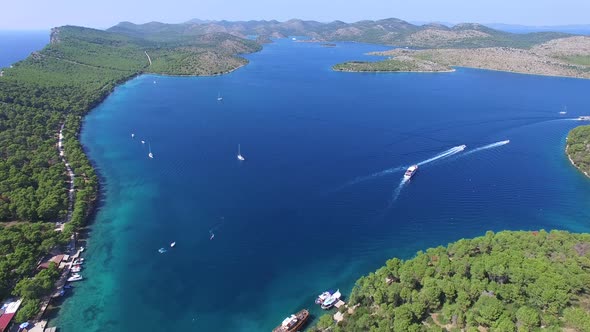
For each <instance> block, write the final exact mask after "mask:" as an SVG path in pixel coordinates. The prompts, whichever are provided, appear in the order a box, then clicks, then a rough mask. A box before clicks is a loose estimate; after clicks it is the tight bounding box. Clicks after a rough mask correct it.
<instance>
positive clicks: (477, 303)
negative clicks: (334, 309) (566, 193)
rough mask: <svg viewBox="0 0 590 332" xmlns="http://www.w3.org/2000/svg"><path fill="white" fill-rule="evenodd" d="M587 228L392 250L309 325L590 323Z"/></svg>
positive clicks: (556, 326) (404, 327)
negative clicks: (394, 253)
mask: <svg viewBox="0 0 590 332" xmlns="http://www.w3.org/2000/svg"><path fill="white" fill-rule="evenodd" d="M588 267H590V234H572V233H568V232H563V231H551V232H546V231H543V230H541V231H538V232H537V231H534V232H510V231H503V232H499V233H496V234H494V233H493V232H487V233H486V235H485V236H482V237H478V238H474V239H470V240H467V239H463V240H460V241H458V242H455V243H451V244H449V245H448V246H447V247H437V248H431V249H428V250H426V251H424V252H422V251H421V252H418V254H417V255H416V257H414V258H413V259H410V260H407V261H402V260H399V259H397V258H394V259H391V260H389V261H387V263H386V265H385V266H384V267H382V268H380V269H379V270H377V271H375V272H374V273H370V274H369V275H367V276H365V277H362V278H361V279H359V280H358V281H357V283H356V285H355V287H354V289H353V291H352V294H351V296H350V298H349V304H348V307H341V308H340V309H339V311H338V313H336V314H335V315H334V316H335V317H336V320H337V321H338V323H334V320H333V317H332V316H331V315H325V316H322V317H320V319H319V322H318V324H317V325H316V326H315V327H314V331H437V332H439V331H440V332H442V331H516V330H518V331H536V330H537V329H539V328H543V327H546V328H547V327H550V329H549V330H551V331H558V330H564V331H589V330H590V316H588V313H587V310H588V300H590V297H589V296H588V294H589V291H590V288H589V285H590V272H589V270H588Z"/></svg>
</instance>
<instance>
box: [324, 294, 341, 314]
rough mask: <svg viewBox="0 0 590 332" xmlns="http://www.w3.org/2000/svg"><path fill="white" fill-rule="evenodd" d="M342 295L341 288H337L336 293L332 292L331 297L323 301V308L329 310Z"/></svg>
mask: <svg viewBox="0 0 590 332" xmlns="http://www.w3.org/2000/svg"><path fill="white" fill-rule="evenodd" d="M341 296H342V294H341V293H340V290H337V291H336V293H334V294H332V295H331V296H330V297H329V298H327V299H326V300H324V302H323V303H322V309H324V310H328V309H330V308H332V307H333V306H334V305H335V304H336V303H337V302H338V300H340V297H341Z"/></svg>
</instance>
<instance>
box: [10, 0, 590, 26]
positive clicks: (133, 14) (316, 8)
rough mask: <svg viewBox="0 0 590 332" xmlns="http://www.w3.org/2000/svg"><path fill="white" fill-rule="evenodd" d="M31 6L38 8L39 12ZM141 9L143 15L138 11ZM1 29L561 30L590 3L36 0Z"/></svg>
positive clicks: (581, 18)
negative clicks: (218, 24)
mask: <svg viewBox="0 0 590 332" xmlns="http://www.w3.org/2000/svg"><path fill="white" fill-rule="evenodd" d="M31 7H33V8H35V10H34V11H32V10H31ZM138 9H139V10H138ZM3 12H4V13H5V14H9V15H3V19H2V21H0V30H48V29H50V28H52V27H56V26H62V25H80V26H86V27H92V28H98V29H104V28H108V27H111V26H113V25H116V24H117V23H119V22H123V21H129V22H133V23H138V24H141V23H147V22H152V21H158V22H165V23H182V22H186V21H188V20H191V19H194V18H199V19H202V20H214V21H219V20H227V21H249V20H273V19H275V20H278V21H287V20H289V19H293V18H297V19H302V20H314V21H320V22H331V21H334V20H340V21H344V22H356V21H361V20H379V19H384V18H392V17H395V18H399V19H402V20H405V21H408V22H447V23H451V24H456V23H463V22H472V23H482V24H498V23H501V24H509V25H525V26H562V25H583V24H588V23H584V22H588V18H587V15H586V13H588V12H590V1H583V0H563V1H561V2H560V3H559V4H557V3H555V2H554V1H552V0H537V1H535V0H522V1H518V2H517V1H509V0H497V1H490V0H483V1H480V2H479V3H473V2H472V1H468V0H449V1H446V2H444V3H443V2H441V1H437V0H421V1H416V2H413V3H403V2H400V1H389V0H372V1H370V2H368V3H360V2H359V3H341V2H336V1H326V2H323V3H321V4H320V3H319V2H317V1H312V0H299V1H293V0H290V1H289V0H288V1H285V2H281V3H276V2H274V1H270V0H256V1H250V2H245V1H238V0H228V1H225V2H223V3H221V2H218V1H213V0H202V1H199V3H194V2H191V1H190V0H173V1H167V2H165V3H162V2H156V1H149V0H148V1H137V0H130V1H125V2H121V1H115V0H103V1H101V2H100V3H99V2H90V3H80V2H78V1H75V0H62V1H61V3H60V5H59V6H58V5H56V4H55V2H46V1H41V0H33V1H30V2H9V3H6V4H4V6H3Z"/></svg>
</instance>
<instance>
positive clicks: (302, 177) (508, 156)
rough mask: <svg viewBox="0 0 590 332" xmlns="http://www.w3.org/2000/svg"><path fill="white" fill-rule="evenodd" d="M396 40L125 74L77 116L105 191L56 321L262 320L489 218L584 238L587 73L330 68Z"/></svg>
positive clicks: (191, 323) (475, 229) (237, 324)
mask: <svg viewBox="0 0 590 332" xmlns="http://www.w3.org/2000/svg"><path fill="white" fill-rule="evenodd" d="M383 49H385V47H381V46H375V45H365V44H356V43H339V44H338V45H337V46H336V47H333V48H330V47H322V46H321V45H319V44H316V43H297V42H292V41H290V40H286V39H285V40H278V41H276V42H275V43H273V44H270V45H266V46H265V47H264V50H263V51H261V52H259V53H256V54H251V55H248V56H247V57H248V59H250V61H251V63H250V64H249V65H248V66H245V67H243V68H241V69H239V70H237V71H235V72H233V73H231V74H229V75H224V76H217V77H194V78H179V77H160V76H140V77H138V78H136V79H134V80H132V81H130V82H128V83H126V84H124V85H122V86H120V87H118V88H117V89H116V91H115V92H114V93H113V94H112V95H111V96H110V97H108V98H107V99H106V100H105V101H104V102H103V103H102V104H101V105H100V106H98V107H97V108H96V109H95V110H94V111H93V112H92V113H90V115H88V116H87V117H86V120H85V122H84V127H83V131H82V136H81V137H82V142H83V144H84V146H85V147H86V149H87V152H88V154H89V156H90V158H91V159H92V160H93V161H94V162H95V163H96V166H97V168H98V171H99V172H100V174H101V176H102V177H103V179H104V182H103V184H104V186H103V193H104V199H103V200H102V202H101V206H100V209H99V211H98V214H97V217H96V220H95V222H94V224H93V227H92V234H91V238H90V242H89V244H88V249H87V253H86V257H87V267H86V269H85V270H84V271H83V276H84V277H85V278H86V279H85V280H84V281H83V282H80V283H77V284H76V288H75V289H74V295H73V296H72V297H71V298H70V299H68V300H67V301H66V302H65V304H64V305H63V307H62V309H61V312H60V316H59V318H58V319H57V320H54V321H53V322H52V324H57V325H58V326H59V327H60V328H61V331H63V332H76V331H269V330H271V329H272V328H273V327H275V326H276V325H277V324H279V323H280V322H281V321H282V320H283V318H284V317H286V316H287V315H289V314H291V313H293V312H295V311H298V310H300V309H302V308H310V309H313V311H312V312H313V314H314V315H315V317H316V318H317V317H318V315H319V314H321V310H319V308H316V306H315V305H314V303H313V301H314V298H315V296H317V294H319V293H321V292H322V291H324V290H326V289H337V288H340V290H341V291H342V292H343V293H344V295H345V296H346V295H349V294H350V290H351V288H352V286H353V285H354V282H355V280H356V279H357V278H359V277H360V276H362V275H365V274H368V273H369V272H371V271H373V270H375V269H376V268H378V267H380V266H382V265H383V264H384V263H385V261H386V260H387V259H388V258H391V257H401V258H411V257H412V256H413V255H414V254H415V252H416V251H418V250H423V249H426V248H428V247H432V246H438V245H445V244H447V243H449V242H452V241H456V240H458V239H460V238H463V237H474V236H480V235H483V234H484V233H485V232H486V231H487V230H494V231H499V230H503V229H511V230H538V229H541V228H543V229H547V230H549V229H566V230H571V231H578V232H581V231H590V224H589V222H588V221H589V220H590V204H587V203H588V200H589V197H590V182H589V181H588V179H586V178H585V177H584V176H583V175H582V174H580V173H579V172H578V171H577V170H576V169H575V168H574V167H572V166H571V165H570V163H569V162H568V160H567V158H566V157H565V155H564V148H565V138H566V135H567V133H568V131H569V130H570V129H572V128H574V127H575V126H577V125H579V122H578V121H575V120H572V119H571V118H574V117H576V116H578V115H583V114H588V113H590V99H588V98H587V96H588V94H587V92H588V91H589V89H590V81H587V80H578V79H566V78H551V77H539V76H531V75H518V74H509V73H502V72H493V71H482V70H471V69H458V70H457V71H456V72H454V73H441V74H420V73H414V74H409V73H398V74H358V73H340V72H333V71H331V69H330V67H331V66H332V65H333V64H336V63H338V62H341V61H345V60H354V59H356V60H362V59H372V58H370V57H369V56H365V55H363V54H364V53H366V52H369V51H377V50H383ZM218 94H220V95H221V96H222V97H223V100H222V101H221V102H218V101H217V96H218ZM565 105H567V109H568V112H569V113H568V114H567V115H566V116H560V115H559V111H561V110H562V108H563V106H565ZM131 133H135V135H136V137H135V138H134V139H132V138H131ZM140 140H145V141H146V143H145V144H142V143H141V142H140ZM505 140H510V143H508V144H502V143H498V144H496V145H495V146H494V145H492V147H490V148H485V149H478V148H481V147H484V146H487V145H489V144H493V143H496V142H502V141H505ZM238 144H240V145H241V152H242V154H243V155H244V157H245V158H246V160H245V161H244V162H239V161H238V160H237V159H236V154H237V148H238ZM461 145H466V146H467V147H466V148H465V149H464V150H461V149H460V146H461ZM150 147H151V151H152V152H153V154H154V159H149V158H148V149H149V148H150ZM436 156H439V158H436ZM429 159H430V161H429ZM415 163H419V165H420V168H419V170H418V173H416V175H415V177H414V178H413V179H412V180H411V181H410V182H406V183H403V182H401V179H402V176H403V171H404V169H405V168H406V167H408V166H409V165H412V164H415ZM211 234H214V238H213V239H212V240H211V239H210V238H211ZM172 241H176V247H175V248H172V249H171V248H169V244H170V243H171V242H172ZM161 247H165V248H167V249H168V251H167V252H166V253H164V254H160V253H158V249H159V248H161Z"/></svg>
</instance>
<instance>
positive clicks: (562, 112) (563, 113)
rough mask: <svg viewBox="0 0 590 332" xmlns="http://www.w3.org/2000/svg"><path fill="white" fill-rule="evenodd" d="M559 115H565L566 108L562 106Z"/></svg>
mask: <svg viewBox="0 0 590 332" xmlns="http://www.w3.org/2000/svg"><path fill="white" fill-rule="evenodd" d="M559 114H561V115H565V114H567V106H564V107H563V111H561V112H559Z"/></svg>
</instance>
